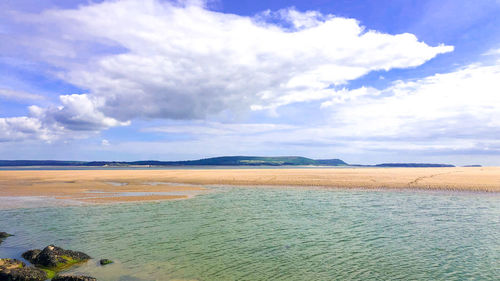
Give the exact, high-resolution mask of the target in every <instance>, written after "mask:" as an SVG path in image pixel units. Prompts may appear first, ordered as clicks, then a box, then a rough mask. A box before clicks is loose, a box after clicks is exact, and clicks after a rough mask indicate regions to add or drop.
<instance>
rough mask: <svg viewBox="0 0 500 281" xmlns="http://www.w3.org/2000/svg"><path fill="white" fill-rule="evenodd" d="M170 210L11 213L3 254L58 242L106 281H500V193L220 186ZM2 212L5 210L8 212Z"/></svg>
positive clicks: (166, 205) (134, 207) (125, 207)
mask: <svg viewBox="0 0 500 281" xmlns="http://www.w3.org/2000/svg"><path fill="white" fill-rule="evenodd" d="M217 191H218V192H214V193H209V194H205V195H200V196H197V197H195V198H192V199H189V200H179V201H167V202H161V203H140V204H118V205H100V206H77V207H46V208H37V209H9V210H0V231H7V232H10V233H14V234H16V236H14V237H10V238H8V239H7V240H6V241H5V242H4V243H3V244H2V245H1V246H0V257H19V256H20V254H21V253H22V252H23V251H24V250H27V249H30V248H40V247H43V246H45V245H48V244H51V243H53V244H56V245H59V246H62V247H65V248H69V249H75V250H81V251H84V252H86V253H88V254H89V255H91V256H92V257H94V258H95V259H96V260H98V259H100V258H109V259H112V260H115V261H116V263H115V264H112V265H108V266H104V267H100V266H97V265H96V260H91V261H90V262H88V263H87V264H84V265H82V266H80V267H78V268H75V269H72V272H79V273H85V274H89V275H92V276H95V277H97V278H99V279H100V280H123V281H125V280H178V279H180V280H499V276H500V196H499V195H498V194H484V193H468V192H461V193H448V192H412V191H396V192H394V191H361V190H306V189H263V188H256V189H252V188H217ZM1 204H2V203H1V202H0V205H1Z"/></svg>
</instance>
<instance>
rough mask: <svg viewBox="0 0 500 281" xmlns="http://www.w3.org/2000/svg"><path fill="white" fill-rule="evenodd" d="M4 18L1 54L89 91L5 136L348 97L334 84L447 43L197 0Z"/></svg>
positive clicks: (15, 122)
mask: <svg viewBox="0 0 500 281" xmlns="http://www.w3.org/2000/svg"><path fill="white" fill-rule="evenodd" d="M6 15H8V16H9V17H10V19H11V24H12V30H14V31H17V30H23V32H20V33H17V32H11V33H9V32H8V31H7V32H2V33H1V34H0V37H1V38H0V39H1V40H2V41H4V42H10V43H9V44H2V45H1V46H0V51H2V52H3V53H4V54H6V55H7V56H13V57H23V58H24V59H28V60H30V61H35V62H38V63H40V64H44V65H50V66H51V68H50V71H51V75H55V76H57V77H59V78H60V79H62V80H64V81H66V82H69V83H71V84H73V85H76V86H78V87H80V88H81V89H84V90H85V92H86V94H73V95H61V97H60V104H59V105H54V106H53V107H48V108H40V107H36V106H33V107H31V108H30V112H31V113H30V116H27V117H11V118H2V119H1V121H0V122H1V123H0V124H3V125H2V126H3V127H2V128H3V129H4V130H3V133H1V134H2V135H1V136H0V139H3V140H7V139H19V138H22V137H27V138H32V137H33V136H37V138H39V139H48V138H57V137H58V136H63V135H68V134H66V132H68V131H98V130H102V129H106V128H110V127H113V126H122V125H127V124H129V122H130V120H134V119H148V118H154V119H174V120H193V119H204V118H207V117H209V116H216V115H217V114H223V113H228V112H229V113H238V112H241V111H248V110H254V111H255V110H262V109H275V108H277V107H280V106H284V105H288V104H291V103H298V102H307V101H314V100H323V99H331V98H332V97H334V96H339V95H340V96H342V95H344V94H345V95H347V96H349V95H350V94H351V92H349V91H336V90H335V88H338V87H339V86H340V87H342V85H347V84H348V83H349V81H352V80H355V79H357V78H359V77H361V76H363V75H365V74H367V73H369V72H371V71H376V70H390V69H394V68H409V67H416V66H419V65H421V64H423V63H425V62H426V61H428V60H430V59H432V58H434V57H435V56H436V55H438V54H443V53H446V52H450V51H452V50H453V47H451V46H445V45H439V46H434V47H433V46H429V45H427V44H425V43H423V42H419V41H418V39H417V38H416V37H415V36H414V35H412V34H407V33H405V34H397V35H390V34H384V33H380V32H377V31H373V30H367V29H366V28H364V27H363V26H361V25H360V23H359V22H357V21H356V20H354V19H347V18H341V17H335V16H333V15H324V14H321V13H319V12H299V11H296V10H294V9H286V10H281V11H278V12H269V11H268V12H264V13H261V14H259V15H256V16H255V17H243V16H238V15H233V14H224V13H219V12H215V11H211V10H208V9H207V8H205V7H204V6H203V5H202V4H200V3H199V2H175V3H171V2H160V1H155V0H146V1H135V0H125V1H110V2H103V3H98V4H97V3H96V4H89V5H85V6H79V7H78V8H76V9H53V10H46V11H43V12H42V13H40V14H34V15H33V14H29V15H28V14H20V13H6ZM7 39H8V41H6V40H7ZM349 98H350V97H348V98H347V99H349ZM332 104H333V102H332ZM327 105H328V104H325V106H327ZM360 117H361V116H360ZM349 118H350V117H349Z"/></svg>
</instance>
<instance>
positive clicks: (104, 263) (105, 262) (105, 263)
mask: <svg viewBox="0 0 500 281" xmlns="http://www.w3.org/2000/svg"><path fill="white" fill-rule="evenodd" d="M99 263H100V264H101V265H107V264H110V263H113V261H112V260H108V259H101V260H100V261H99Z"/></svg>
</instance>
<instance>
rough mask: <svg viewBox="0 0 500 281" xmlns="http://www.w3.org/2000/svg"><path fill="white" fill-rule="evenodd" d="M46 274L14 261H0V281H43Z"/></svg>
mask: <svg viewBox="0 0 500 281" xmlns="http://www.w3.org/2000/svg"><path fill="white" fill-rule="evenodd" d="M47 278H48V276H47V273H46V272H45V271H43V270H41V269H39V268H36V267H34V266H26V264H25V263H24V262H22V261H20V260H16V259H0V280H2V281H3V280H5V281H43V280H45V279H47Z"/></svg>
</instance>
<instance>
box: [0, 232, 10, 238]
mask: <svg viewBox="0 0 500 281" xmlns="http://www.w3.org/2000/svg"><path fill="white" fill-rule="evenodd" d="M9 236H13V235H12V234H8V233H7V232H0V239H5V238H7V237H9Z"/></svg>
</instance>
